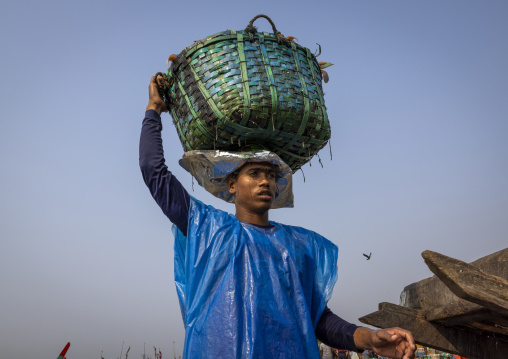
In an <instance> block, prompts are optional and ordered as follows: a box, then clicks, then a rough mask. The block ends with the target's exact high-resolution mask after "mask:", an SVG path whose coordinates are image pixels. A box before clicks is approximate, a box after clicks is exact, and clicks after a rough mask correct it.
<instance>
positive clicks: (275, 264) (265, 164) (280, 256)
mask: <svg viewBox="0 0 508 359" xmlns="http://www.w3.org/2000/svg"><path fill="white" fill-rule="evenodd" d="M165 111H167V108H166V105H165V103H164V102H163V100H162V99H161V98H160V96H159V93H158V89H157V84H156V83H155V79H154V78H152V80H151V82H150V85H149V101H148V106H147V108H146V114H145V119H144V120H143V126H142V131H141V139H140V158H139V161H140V167H141V171H142V174H143V178H144V180H145V183H146V184H147V186H148V188H149V189H150V192H151V194H152V196H153V197H154V199H155V200H156V202H157V203H158V204H159V206H160V207H161V209H162V210H163V212H164V213H165V214H166V215H167V216H168V218H169V219H170V220H171V221H172V222H173V223H174V225H175V227H176V228H175V229H174V234H175V282H176V285H177V292H178V295H179V300H180V306H181V310H182V317H183V320H184V324H185V330H186V333H185V345H184V358H192V359H194V358H281V359H282V358H302V359H303V358H319V349H318V347H317V345H316V338H318V339H320V340H321V341H323V342H324V343H326V344H328V345H330V346H332V347H340V348H344V349H350V350H354V351H358V350H363V349H373V350H375V351H376V352H378V353H385V355H387V356H390V357H392V358H403V359H408V358H410V357H412V355H413V353H414V350H415V345H414V340H413V338H412V335H411V333H409V332H407V331H405V330H402V329H400V328H390V329H386V330H376V331H373V330H370V329H368V328H363V327H357V326H355V325H354V324H351V323H348V322H346V321H344V320H342V319H341V318H339V317H338V316H336V315H335V314H333V313H332V312H331V311H330V309H328V308H327V307H326V303H327V301H328V299H329V297H330V295H331V292H332V289H333V285H334V283H335V280H336V261H337V247H336V246H335V245H334V244H333V243H331V242H330V241H328V240H327V239H326V238H324V237H322V236H320V235H319V234H317V233H314V232H312V231H308V230H306V229H303V228H298V227H293V226H286V225H282V224H279V223H274V222H270V221H269V220H268V212H269V210H270V209H271V208H273V207H274V204H275V203H276V202H277V201H280V199H281V198H287V197H284V196H283V195H282V194H281V190H280V188H282V187H281V186H282V185H283V183H282V182H283V181H282V180H283V179H284V178H281V176H282V174H284V173H286V172H287V165H286V164H285V163H283V162H282V161H281V160H280V158H278V156H276V155H274V154H271V153H268V154H266V153H265V152H267V151H264V152H263V153H262V154H261V155H260V156H261V157H256V156H253V157H252V158H251V159H248V160H243V161H240V162H238V163H235V165H234V166H230V167H232V169H231V172H229V173H227V174H228V175H227V176H226V177H222V178H209V180H210V181H211V182H210V183H213V184H217V185H218V186H219V185H220V186H222V188H221V193H222V194H225V195H227V194H229V195H230V197H229V198H232V199H233V200H234V204H235V210H236V212H235V215H234V216H233V215H231V214H228V213H226V212H223V211H219V210H216V209H214V208H213V207H210V206H206V205H204V204H203V203H201V202H200V201H198V200H197V199H195V198H192V197H191V196H190V195H189V194H188V192H187V191H186V190H185V189H184V188H183V187H182V185H181V184H180V183H179V182H178V180H177V179H176V178H175V177H174V176H173V175H172V173H171V172H170V171H169V170H168V168H167V167H166V165H165V160H164V154H163V148H162V139H161V130H162V124H161V119H160V114H161V112H165ZM201 172H202V173H200V172H199V171H198V172H194V174H195V175H200V174H207V173H208V171H201ZM289 176H290V174H289ZM287 178H289V177H287ZM286 184H287V182H286ZM280 185H281V186H280ZM286 204H288V203H286Z"/></svg>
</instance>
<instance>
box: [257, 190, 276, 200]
mask: <svg viewBox="0 0 508 359" xmlns="http://www.w3.org/2000/svg"><path fill="white" fill-rule="evenodd" d="M258 196H259V197H261V199H264V200H271V199H272V198H273V194H272V192H271V191H269V190H263V191H259V192H258Z"/></svg>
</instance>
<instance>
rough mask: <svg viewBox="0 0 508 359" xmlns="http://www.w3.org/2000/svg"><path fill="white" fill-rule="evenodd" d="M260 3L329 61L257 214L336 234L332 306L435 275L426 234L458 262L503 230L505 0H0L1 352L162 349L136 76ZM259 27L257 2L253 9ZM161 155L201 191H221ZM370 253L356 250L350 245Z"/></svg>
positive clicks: (158, 232) (157, 236)
mask: <svg viewBox="0 0 508 359" xmlns="http://www.w3.org/2000/svg"><path fill="white" fill-rule="evenodd" d="M260 13H264V14H267V15H269V16H270V17H271V18H272V19H273V21H274V22H275V24H276V25H277V28H278V29H279V30H280V31H281V32H283V33H284V34H285V35H292V36H295V37H297V38H298V39H299V43H300V44H301V45H303V46H306V47H309V48H310V49H311V50H312V51H314V50H315V49H316V48H317V45H316V43H319V44H321V46H322V55H321V56H320V60H322V61H329V62H332V63H334V64H335V66H333V67H331V68H329V69H328V73H329V75H330V82H329V83H328V84H325V85H324V90H325V101H326V104H327V107H328V113H329V116H330V120H331V125H332V141H331V142H332V143H331V145H332V151H333V160H330V155H329V148H328V147H326V148H325V149H324V150H322V152H321V153H320V156H321V158H322V161H323V165H324V168H321V166H319V164H318V162H317V161H313V162H312V167H310V166H309V165H306V166H305V167H304V172H305V177H306V182H305V183H303V179H302V175H301V173H300V172H298V173H296V175H295V189H294V190H295V203H296V207H295V208H294V209H284V210H275V211H273V212H272V214H271V219H273V220H276V221H279V222H283V223H287V224H295V225H300V226H304V227H307V228H310V229H313V230H315V231H317V232H319V233H321V234H323V235H325V236H326V237H328V238H329V239H330V240H332V241H333V242H334V243H336V244H337V245H338V246H339V248H340V254H339V271H340V276H339V281H338V283H337V285H336V289H335V292H334V296H333V298H332V300H331V301H330V303H329V306H330V307H331V308H332V310H334V311H335V312H336V313H338V314H339V315H341V316H343V317H344V318H346V319H348V320H350V321H352V322H355V323H358V321H357V318H358V317H360V316H362V315H365V314H368V313H370V312H373V311H375V310H376V309H377V304H378V303H379V302H382V301H388V302H392V303H398V300H399V294H400V292H401V291H402V289H403V288H404V286H405V285H407V284H410V283H413V282H416V281H418V280H420V279H423V278H425V277H428V276H430V275H431V273H430V271H429V270H428V269H427V268H426V266H425V264H424V263H423V260H422V258H421V256H420V253H421V252H422V251H423V250H425V249H430V250H434V251H438V252H441V253H443V254H446V255H450V256H454V257H456V258H459V259H462V260H465V261H468V262H469V261H472V260H474V259H477V258H479V257H482V256H484V255H487V254H489V253H492V252H495V251H497V250H500V249H502V248H505V247H507V243H508V241H507V235H506V234H507V232H508V221H507V218H506V217H507V214H508V166H507V164H508V141H507V138H508V100H507V98H508V67H507V64H508V42H507V41H506V35H507V34H508V3H507V2H506V1H504V0H499V1H498V0H489V1H479V0H478V1H469V0H460V1H459V0H450V1H442V0H440V1H437V0H426V1H408V0H404V1H402V0H392V1H381V0H376V1H374V0H365V1H342V0H341V1H333V2H332V1H324V2H308V1H305V2H304V1H266V0H261V1H256V2H247V3H243V2H237V1H221V0H218V1H214V2H208V1H187V2H169V1H145V2H134V1H107V2H103V1H87V2H77V1H63V0H62V1H45V2H39V1H16V2H8V3H6V2H4V3H3V4H2V5H1V7H0V38H1V44H2V47H1V48H2V56H1V57H0V78H1V81H0V101H1V106H0V114H1V117H0V118H1V122H0V163H1V165H2V171H1V174H0V204H1V205H0V238H1V250H0V273H1V275H0V288H1V291H0V318H1V319H0V357H1V358H9V359H17V358H19V359H25V358H56V357H57V355H58V353H59V352H60V350H61V349H62V348H63V346H64V345H65V343H66V342H67V341H70V342H71V347H70V349H69V352H68V358H69V359H80V358H83V359H85V358H98V357H99V356H100V353H101V351H103V352H104V357H105V358H108V359H109V358H117V357H118V356H119V355H120V349H121V345H122V341H125V347H124V353H125V350H126V348H127V346H129V345H131V346H132V348H131V351H130V353H129V357H130V358H139V357H140V354H142V352H143V343H146V347H147V348H148V349H149V350H150V353H152V351H151V350H152V349H151V348H152V347H153V346H154V345H155V346H157V347H158V348H159V347H160V348H161V349H162V352H163V355H164V357H167V356H171V355H172V352H173V349H172V342H173V341H175V345H176V351H177V353H181V351H182V342H183V335H184V331H183V325H182V320H181V317H180V310H179V307H178V302H177V296H176V290H175V288H174V280H173V250H172V246H173V244H172V242H173V238H172V234H171V230H170V229H171V228H170V223H169V221H168V220H167V219H166V218H165V217H164V215H163V214H162V212H160V210H159V208H158V207H157V205H156V204H155V202H154V201H153V200H152V199H151V197H150V195H149V192H148V190H147V189H146V187H145V185H144V183H143V181H142V178H141V174H140V171H139V168H138V162H137V161H138V141H139V132H140V127H141V121H142V119H143V114H144V109H145V107H146V103H147V86H148V81H149V79H150V76H152V75H153V74H155V73H156V72H158V71H164V70H165V61H166V59H167V57H168V55H169V54H172V53H179V52H180V51H181V50H182V49H183V48H184V47H186V46H188V45H190V44H191V43H193V42H194V41H195V40H198V39H201V38H203V37H205V36H207V35H211V34H213V33H216V32H219V31H223V30H226V29H237V30H239V29H243V28H244V27H245V26H246V25H247V23H248V22H249V21H250V19H251V18H252V17H254V16H255V15H257V14H260ZM256 24H257V25H258V27H259V28H260V30H269V25H268V23H267V22H266V21H264V20H259V23H256ZM163 122H164V133H163V138H164V144H165V148H166V159H167V163H168V165H169V166H170V168H171V169H172V170H173V171H174V173H175V174H176V176H177V177H178V178H179V179H180V180H181V181H182V183H183V184H184V185H185V186H186V187H187V188H188V190H189V191H191V193H192V194H193V195H194V196H196V197H198V198H199V199H201V200H203V201H205V202H207V203H210V204H213V205H215V206H217V207H220V208H222V209H226V210H232V209H233V207H232V206H230V205H227V204H225V203H221V202H219V200H217V199H215V198H213V197H212V196H211V195H209V194H208V193H206V192H204V191H203V190H202V189H201V188H198V186H197V185H195V191H194V192H192V190H191V179H190V175H188V174H187V173H186V172H184V171H183V170H182V169H180V168H179V167H178V165H177V161H178V159H179V158H180V157H181V155H182V149H181V146H180V144H179V142H178V139H177V137H176V132H175V129H174V127H173V125H172V124H171V119H170V117H169V116H168V115H165V116H164V117H163ZM365 252H367V253H368V252H372V253H373V254H372V259H371V260H370V261H368V262H367V261H365V260H364V257H363V256H362V253H365Z"/></svg>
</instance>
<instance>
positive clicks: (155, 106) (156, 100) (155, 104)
mask: <svg viewBox="0 0 508 359" xmlns="http://www.w3.org/2000/svg"><path fill="white" fill-rule="evenodd" d="M146 110H147V111H148V110H155V111H157V113H158V114H159V115H160V114H161V112H168V108H167V107H166V104H165V103H164V100H162V98H161V96H160V95H159V88H158V85H157V83H156V82H155V76H152V79H151V80H150V85H149V86H148V106H146Z"/></svg>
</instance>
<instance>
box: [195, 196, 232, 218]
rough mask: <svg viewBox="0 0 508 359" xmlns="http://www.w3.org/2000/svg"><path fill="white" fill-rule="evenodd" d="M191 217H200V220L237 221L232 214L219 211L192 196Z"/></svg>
mask: <svg viewBox="0 0 508 359" xmlns="http://www.w3.org/2000/svg"><path fill="white" fill-rule="evenodd" d="M189 215H190V216H192V217H200V218H203V219H204V218H207V217H208V218H215V219H219V218H222V219H228V220H235V219H236V217H235V216H233V215H232V214H231V213H229V212H226V211H223V210H221V209H217V208H215V207H214V206H212V205H210V204H206V203H204V202H202V201H200V200H199V199H197V198H195V197H193V196H190V207H189Z"/></svg>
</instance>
